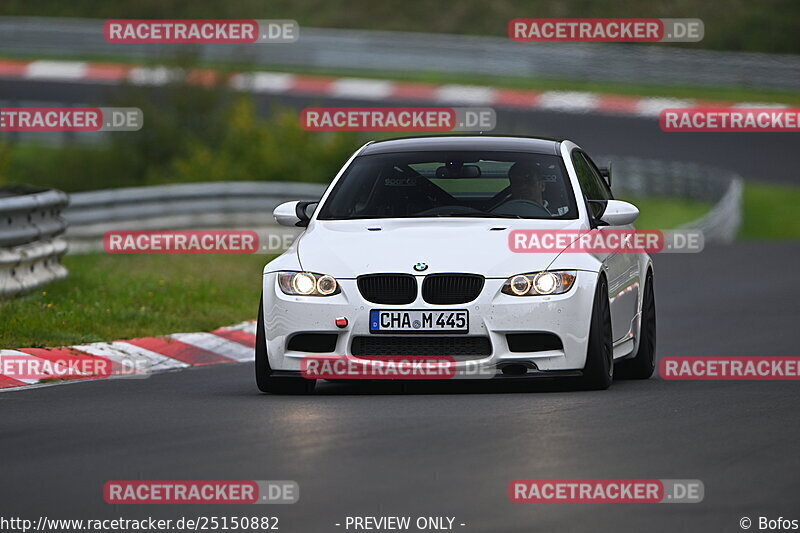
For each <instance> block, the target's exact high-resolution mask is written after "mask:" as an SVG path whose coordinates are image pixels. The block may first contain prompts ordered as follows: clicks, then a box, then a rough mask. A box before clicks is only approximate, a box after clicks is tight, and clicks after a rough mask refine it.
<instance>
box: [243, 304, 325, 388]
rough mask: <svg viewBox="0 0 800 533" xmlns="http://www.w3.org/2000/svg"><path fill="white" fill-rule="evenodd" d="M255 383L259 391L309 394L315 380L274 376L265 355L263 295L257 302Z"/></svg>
mask: <svg viewBox="0 0 800 533" xmlns="http://www.w3.org/2000/svg"><path fill="white" fill-rule="evenodd" d="M255 352H256V353H255V356H256V365H255V367H256V385H257V386H258V390H260V391H261V392H268V393H272V394H311V393H312V392H314V386H315V385H316V380H314V379H305V378H301V377H296V378H293V377H283V376H281V377H275V376H273V375H272V368H270V366H269V357H268V356H267V334H266V332H265V331H264V297H263V296H262V297H261V301H260V302H258V323H257V324H256V350H255Z"/></svg>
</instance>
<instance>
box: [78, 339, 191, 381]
mask: <svg viewBox="0 0 800 533" xmlns="http://www.w3.org/2000/svg"><path fill="white" fill-rule="evenodd" d="M73 348H75V349H76V350H80V351H82V352H86V353H90V354H92V355H99V356H102V357H107V358H109V359H111V360H112V361H114V362H115V363H119V364H120V365H122V366H123V368H128V369H130V368H135V369H136V370H137V371H139V372H143V373H145V374H152V373H156V372H164V371H167V370H175V369H179V368H188V367H189V366H190V365H188V364H186V363H184V362H183V361H178V360H177V359H172V358H171V357H167V356H165V355H161V354H159V353H156V352H153V351H150V350H147V349H145V348H140V347H139V346H134V345H133V344H128V343H127V342H124V341H117V342H110V343H109V342H95V343H92V344H84V345H81V346H73Z"/></svg>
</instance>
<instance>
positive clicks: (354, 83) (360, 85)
mask: <svg viewBox="0 0 800 533" xmlns="http://www.w3.org/2000/svg"><path fill="white" fill-rule="evenodd" d="M393 90H394V83H392V82H390V81H385V80H367V79H361V78H339V79H338V80H336V81H335V82H333V83H332V84H331V86H330V89H329V91H330V92H329V96H332V97H334V98H363V99H366V100H385V99H387V98H389V96H391V94H392V91H393Z"/></svg>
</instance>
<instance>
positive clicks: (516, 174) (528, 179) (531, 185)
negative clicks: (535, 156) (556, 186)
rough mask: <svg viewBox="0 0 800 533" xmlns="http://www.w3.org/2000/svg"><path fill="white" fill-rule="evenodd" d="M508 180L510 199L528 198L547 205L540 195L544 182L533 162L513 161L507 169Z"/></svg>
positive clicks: (542, 191) (543, 205) (544, 205)
mask: <svg viewBox="0 0 800 533" xmlns="http://www.w3.org/2000/svg"><path fill="white" fill-rule="evenodd" d="M508 181H509V183H510V186H511V189H510V192H511V197H510V199H511V200H530V201H534V202H536V203H537V204H539V205H541V206H542V207H545V208H546V207H547V202H545V200H544V198H543V197H542V194H543V193H544V189H545V185H546V183H545V180H544V178H543V177H542V175H541V174H540V172H539V168H538V167H537V166H536V165H535V164H533V163H529V162H527V161H518V162H516V163H514V164H513V165H511V168H510V169H508Z"/></svg>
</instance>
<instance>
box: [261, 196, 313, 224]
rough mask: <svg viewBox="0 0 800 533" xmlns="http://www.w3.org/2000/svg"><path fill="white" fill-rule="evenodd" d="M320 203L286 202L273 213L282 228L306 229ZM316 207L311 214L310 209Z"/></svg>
mask: <svg viewBox="0 0 800 533" xmlns="http://www.w3.org/2000/svg"><path fill="white" fill-rule="evenodd" d="M317 204H319V202H297V201H295V202H285V203H282V204H281V205H279V206H278V207H276V208H275V209H274V210H273V211H272V216H274V217H275V220H276V221H277V222H278V224H280V225H281V226H294V227H301V228H304V227H306V226H308V221H309V220H311V215H313V214H314V209H316V206H317ZM310 206H314V208H313V209H311V210H310V211H311V212H310V213H309V207H310Z"/></svg>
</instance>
